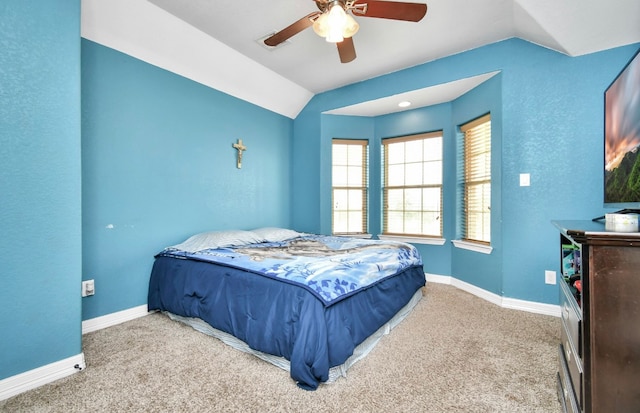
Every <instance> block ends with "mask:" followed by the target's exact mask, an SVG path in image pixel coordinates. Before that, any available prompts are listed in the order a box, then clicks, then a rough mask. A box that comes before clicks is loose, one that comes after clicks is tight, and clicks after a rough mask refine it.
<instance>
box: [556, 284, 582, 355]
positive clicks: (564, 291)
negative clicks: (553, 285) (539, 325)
mask: <svg viewBox="0 0 640 413" xmlns="http://www.w3.org/2000/svg"><path fill="white" fill-rule="evenodd" d="M560 310H561V311H560V314H561V317H562V322H563V324H564V326H565V327H566V330H567V334H568V336H569V339H570V340H571V342H572V344H573V347H574V349H575V350H576V351H577V353H576V354H577V356H578V357H582V313H581V310H580V308H579V307H578V304H577V303H576V300H575V298H573V295H571V291H570V290H569V286H568V285H567V283H566V282H564V281H560Z"/></svg>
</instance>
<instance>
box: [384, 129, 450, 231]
mask: <svg viewBox="0 0 640 413" xmlns="http://www.w3.org/2000/svg"><path fill="white" fill-rule="evenodd" d="M382 152H383V157H382V159H383V168H382V170H383V174H384V176H383V188H382V196H383V214H382V215H383V231H382V232H383V234H384V235H406V236H417V237H438V238H440V237H442V132H441V131H439V132H432V133H424V134H419V135H412V136H403V137H398V138H388V139H383V140H382Z"/></svg>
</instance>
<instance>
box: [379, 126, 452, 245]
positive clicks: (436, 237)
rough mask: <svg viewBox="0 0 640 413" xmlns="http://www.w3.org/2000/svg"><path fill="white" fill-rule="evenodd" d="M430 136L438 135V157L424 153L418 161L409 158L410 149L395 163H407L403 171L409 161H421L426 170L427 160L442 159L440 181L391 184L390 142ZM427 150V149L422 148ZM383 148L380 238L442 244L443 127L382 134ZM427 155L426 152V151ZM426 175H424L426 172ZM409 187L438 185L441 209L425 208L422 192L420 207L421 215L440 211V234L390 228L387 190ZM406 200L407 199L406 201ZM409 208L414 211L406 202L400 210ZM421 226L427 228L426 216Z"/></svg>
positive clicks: (434, 186)
mask: <svg viewBox="0 0 640 413" xmlns="http://www.w3.org/2000/svg"><path fill="white" fill-rule="evenodd" d="M427 139H439V140H440V153H439V156H438V158H439V159H435V160H434V159H426V158H425V157H424V156H422V158H421V159H420V160H419V161H406V157H407V153H406V151H405V152H404V154H403V155H404V158H405V162H403V163H401V164H396V165H404V171H406V168H407V165H409V164H411V163H414V164H415V163H421V164H422V166H421V167H422V168H423V171H422V173H423V174H424V166H425V164H426V163H429V162H439V163H440V182H439V183H438V184H434V183H425V182H424V178H423V180H422V183H421V184H411V185H407V184H406V181H405V183H404V184H403V185H390V184H389V177H390V174H389V167H390V164H389V146H388V145H390V144H395V143H403V142H412V141H425V140H427ZM423 150H424V149H423ZM381 151H382V156H381V159H382V185H381V188H380V189H381V199H382V230H381V234H380V238H388V239H393V238H406V239H412V240H416V241H418V240H423V241H425V242H424V243H437V244H442V243H444V241H443V234H444V224H443V221H444V220H443V215H444V209H443V202H444V131H443V130H437V131H432V132H425V133H418V134H412V135H405V136H399V137H391V138H383V139H382V142H381ZM423 155H424V152H423ZM404 176H405V175H404V172H403V177H404ZM423 176H424V175H423ZM407 189H422V190H423V191H424V190H425V189H438V190H439V192H440V199H439V202H438V209H437V210H433V211H430V210H428V209H425V202H424V201H425V200H424V197H423V196H421V202H420V204H421V208H422V209H420V210H419V212H420V214H421V215H424V214H425V213H428V212H432V213H436V214H437V218H436V219H437V220H438V221H439V227H438V230H439V233H438V234H434V233H431V234H425V233H422V230H421V231H420V232H419V233H417V232H408V231H403V232H396V231H394V232H391V231H389V212H390V211H389V196H388V192H389V190H407ZM403 202H404V201H403ZM407 212H411V210H406V209H405V206H404V205H403V209H402V210H401V213H402V214H406V213H407ZM405 220H406V217H405V216H403V229H405V228H404V227H405V225H404V222H406V221H405ZM421 223H422V224H421V227H422V228H424V221H423V218H422V217H421Z"/></svg>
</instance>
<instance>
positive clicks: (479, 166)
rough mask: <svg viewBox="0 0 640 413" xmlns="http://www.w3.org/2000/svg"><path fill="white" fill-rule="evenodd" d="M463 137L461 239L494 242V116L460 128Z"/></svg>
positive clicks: (476, 120)
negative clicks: (492, 205)
mask: <svg viewBox="0 0 640 413" xmlns="http://www.w3.org/2000/svg"><path fill="white" fill-rule="evenodd" d="M460 131H461V132H462V133H463V135H464V137H463V148H462V151H463V160H464V161H463V162H464V165H463V169H464V172H463V176H462V180H461V187H462V195H463V202H462V226H461V229H462V238H463V239H464V240H465V241H471V242H478V243H482V244H490V242H491V115H489V114H487V115H485V116H482V117H480V118H478V119H475V120H473V121H471V122H469V123H466V124H464V125H462V126H461V127H460Z"/></svg>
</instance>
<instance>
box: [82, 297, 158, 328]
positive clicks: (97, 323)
mask: <svg viewBox="0 0 640 413" xmlns="http://www.w3.org/2000/svg"><path fill="white" fill-rule="evenodd" d="M147 314H149V312H148V311H147V305H146V304H143V305H139V306H137V307H133V308H129V309H127V310H122V311H118V312H115V313H111V314H107V315H103V316H101V317H96V318H90V319H89V320H85V321H83V322H82V334H87V333H90V332H92V331H96V330H101V329H103V328H107V327H111V326H114V325H116V324H120V323H124V322H125V321H130V320H133V319H136V318H138V317H143V316H145V315H147Z"/></svg>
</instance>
